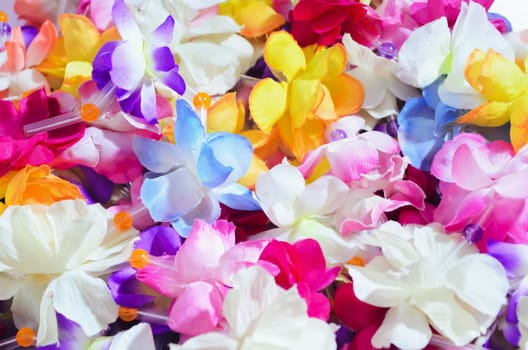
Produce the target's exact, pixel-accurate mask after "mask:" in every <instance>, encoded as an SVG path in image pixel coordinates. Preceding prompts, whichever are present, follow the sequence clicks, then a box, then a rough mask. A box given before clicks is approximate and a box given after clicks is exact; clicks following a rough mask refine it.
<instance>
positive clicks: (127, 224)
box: [114, 211, 133, 232]
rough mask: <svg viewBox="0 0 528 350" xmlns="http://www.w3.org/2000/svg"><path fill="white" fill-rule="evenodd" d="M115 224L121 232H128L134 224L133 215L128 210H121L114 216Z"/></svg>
mask: <svg viewBox="0 0 528 350" xmlns="http://www.w3.org/2000/svg"><path fill="white" fill-rule="evenodd" d="M114 226H115V227H116V228H117V230H118V231H119V232H126V231H128V230H130V229H131V228H132V226H133V219H132V215H130V214H129V213H127V212H126V211H120V212H119V213H117V214H116V215H115V216H114Z"/></svg>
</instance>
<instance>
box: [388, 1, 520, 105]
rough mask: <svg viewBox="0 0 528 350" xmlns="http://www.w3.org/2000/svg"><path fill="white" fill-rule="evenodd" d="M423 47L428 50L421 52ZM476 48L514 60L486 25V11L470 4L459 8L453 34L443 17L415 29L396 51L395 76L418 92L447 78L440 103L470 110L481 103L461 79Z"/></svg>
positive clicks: (507, 45) (505, 43) (508, 48)
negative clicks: (492, 51) (490, 50)
mask: <svg viewBox="0 0 528 350" xmlns="http://www.w3.org/2000/svg"><path fill="white" fill-rule="evenodd" d="M423 45H427V47H428V50H423V49H421V48H422V47H423ZM476 48H478V49H481V50H487V49H489V48H492V49H494V50H495V51H497V52H500V53H501V54H502V55H504V56H505V57H507V58H510V59H512V58H513V57H514V52H513V48H512V46H511V44H510V43H509V42H508V41H507V40H506V39H505V38H504V37H503V36H502V34H501V33H500V32H499V31H498V30H497V29H496V28H495V27H494V26H493V25H492V24H490V23H489V22H488V18H487V16H486V11H485V9H484V8H483V7H482V6H481V5H480V4H478V3H475V2H473V1H471V2H470V3H469V5H466V4H465V3H463V4H462V9H461V11H460V14H459V16H458V18H457V21H456V23H455V26H454V28H453V31H452V32H451V31H450V29H449V26H448V23H447V19H446V18H445V17H440V18H439V19H437V20H434V21H432V22H430V23H428V24H426V25H424V26H422V27H420V28H418V29H416V30H415V31H414V32H413V33H412V34H411V35H410V36H409V38H407V40H406V41H405V42H404V43H403V45H402V47H401V49H400V51H399V55H398V65H397V69H396V74H397V76H398V77H399V78H400V79H401V80H402V81H403V82H406V83H408V84H410V85H412V86H415V87H419V88H423V87H425V86H427V85H430V84H431V83H433V82H434V81H435V80H436V79H438V78H439V77H440V76H441V75H443V74H446V75H447V77H446V79H445V80H444V82H443V83H442V84H440V86H439V88H438V89H439V90H438V94H439V96H440V99H441V100H442V102H443V103H445V104H446V105H448V106H451V107H454V108H459V109H471V108H474V107H476V106H478V105H480V104H481V103H482V102H483V101H482V97H481V96H479V94H478V93H477V91H475V90H474V89H473V88H472V87H471V86H470V85H469V83H468V82H467V81H466V80H465V79H464V67H465V64H466V60H467V59H468V57H469V56H470V54H471V52H473V50H474V49H476Z"/></svg>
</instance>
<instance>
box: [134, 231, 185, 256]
mask: <svg viewBox="0 0 528 350" xmlns="http://www.w3.org/2000/svg"><path fill="white" fill-rule="evenodd" d="M181 244H182V241H181V238H180V236H179V235H178V233H177V232H176V231H175V230H174V229H173V228H172V227H169V226H152V227H150V228H148V229H146V230H144V231H143V232H141V233H140V240H139V241H137V242H136V244H135V247H136V249H139V248H141V249H145V250H146V251H147V252H149V254H151V255H154V256H162V255H175V254H176V252H177V251H178V249H180V246H181Z"/></svg>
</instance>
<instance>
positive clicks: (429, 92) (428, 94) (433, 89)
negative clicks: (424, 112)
mask: <svg viewBox="0 0 528 350" xmlns="http://www.w3.org/2000/svg"><path fill="white" fill-rule="evenodd" d="M445 78H446V77H445V75H442V76H441V77H440V78H438V79H436V80H435V81H434V82H433V83H431V84H430V85H428V86H426V87H425V88H424V89H423V91H422V95H423V97H424V99H425V102H426V103H427V105H428V106H429V107H431V108H436V106H437V105H438V103H439V102H440V97H439V96H438V87H439V86H440V84H442V83H443V82H444V80H445Z"/></svg>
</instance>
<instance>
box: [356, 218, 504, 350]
mask: <svg viewBox="0 0 528 350" xmlns="http://www.w3.org/2000/svg"><path fill="white" fill-rule="evenodd" d="M362 238H363V240H364V242H365V243H366V244H369V245H371V246H377V247H379V248H381V252H382V253H383V255H380V256H377V257H375V258H374V259H372V260H371V261H370V262H369V263H368V264H367V265H365V266H364V267H358V266H349V273H350V275H351V276H352V279H353V280H354V290H355V292H356V293H357V297H358V298H359V299H360V300H362V301H364V302H366V303H369V304H372V305H375V306H378V307H386V308H390V309H389V311H388V312H387V315H386V316H385V319H384V320H383V323H382V324H381V326H380V328H379V329H378V331H377V332H376V333H375V334H374V336H373V338H372V345H373V346H374V347H376V348H385V347H389V346H390V344H394V345H396V346H397V347H399V348H403V349H422V348H424V347H426V346H427V344H428V343H429V342H430V340H431V336H432V331H431V328H430V326H429V325H431V326H432V327H433V328H434V329H435V330H436V331H437V332H438V333H439V334H440V335H442V336H443V337H445V338H447V339H449V340H450V341H451V342H452V343H453V344H455V345H457V346H461V345H465V344H468V343H469V342H470V341H472V340H473V339H475V338H476V337H478V336H479V335H480V334H481V333H483V332H485V331H486V329H487V328H488V327H489V326H490V325H491V323H492V322H493V321H494V320H495V318H496V316H497V314H498V312H499V310H500V308H501V307H502V306H503V305H504V304H505V302H506V293H507V292H508V287H509V284H508V279H507V277H506V272H505V271H504V268H503V267H502V265H501V264H500V263H499V261H498V260H496V259H494V258H493V257H491V256H489V255H487V254H479V252H478V249H477V248H476V247H474V246H473V245H471V244H470V243H468V242H466V241H465V240H464V239H463V238H462V236H461V235H459V234H450V235H448V234H446V233H445V232H444V231H443V228H442V227H441V226H440V225H437V224H431V225H428V226H414V225H409V226H405V227H402V226H401V225H400V224H399V223H397V222H393V221H389V222H387V223H385V224H383V225H381V226H380V227H379V229H376V230H372V231H371V232H368V233H365V234H363V237H362Z"/></svg>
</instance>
